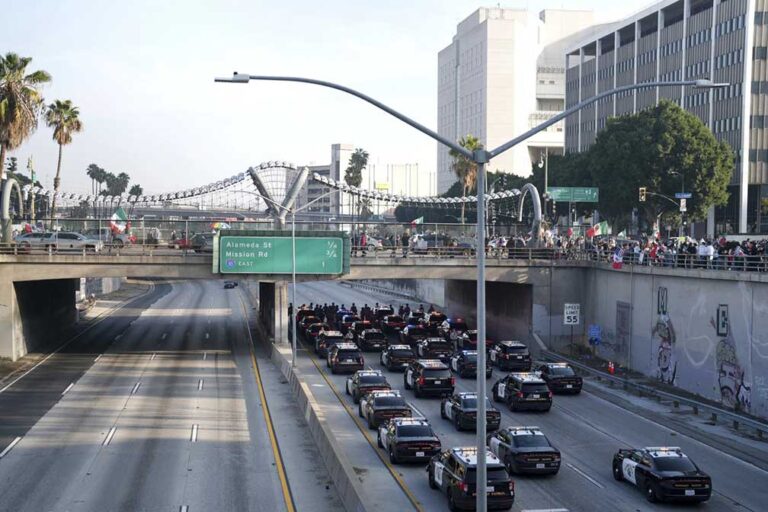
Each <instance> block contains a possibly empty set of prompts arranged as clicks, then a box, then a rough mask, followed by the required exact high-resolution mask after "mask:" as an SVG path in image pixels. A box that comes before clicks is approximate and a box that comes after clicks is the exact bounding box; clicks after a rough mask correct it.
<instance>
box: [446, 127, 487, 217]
mask: <svg viewBox="0 0 768 512" xmlns="http://www.w3.org/2000/svg"><path fill="white" fill-rule="evenodd" d="M459 146H461V147H463V148H464V149H468V150H470V151H475V150H478V149H483V144H482V143H481V142H480V139H478V138H477V137H475V136H474V135H471V134H470V135H467V136H466V137H462V138H461V139H460V140H459ZM450 155H451V157H452V158H453V165H452V167H453V172H454V173H455V174H456V177H457V178H458V179H459V182H461V186H462V190H463V192H462V197H466V196H467V192H469V191H470V190H472V188H473V187H474V186H475V182H476V181H477V164H476V163H475V162H473V161H472V160H470V159H469V158H467V157H466V156H464V155H462V154H461V153H459V152H458V151H456V150H455V149H452V150H451V152H450ZM464 208H465V203H461V223H462V224H463V223H464Z"/></svg>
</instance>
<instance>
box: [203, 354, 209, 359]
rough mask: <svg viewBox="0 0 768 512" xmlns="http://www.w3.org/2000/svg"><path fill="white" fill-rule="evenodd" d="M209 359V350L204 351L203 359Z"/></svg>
mask: <svg viewBox="0 0 768 512" xmlns="http://www.w3.org/2000/svg"><path fill="white" fill-rule="evenodd" d="M206 359H208V352H203V361H205V360H206Z"/></svg>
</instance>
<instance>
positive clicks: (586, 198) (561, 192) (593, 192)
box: [547, 187, 600, 203]
mask: <svg viewBox="0 0 768 512" xmlns="http://www.w3.org/2000/svg"><path fill="white" fill-rule="evenodd" d="M547 193H548V194H549V197H551V198H552V200H553V201H556V202H562V203H597V202H598V201H599V199H600V193H599V189H598V188H597V187H547Z"/></svg>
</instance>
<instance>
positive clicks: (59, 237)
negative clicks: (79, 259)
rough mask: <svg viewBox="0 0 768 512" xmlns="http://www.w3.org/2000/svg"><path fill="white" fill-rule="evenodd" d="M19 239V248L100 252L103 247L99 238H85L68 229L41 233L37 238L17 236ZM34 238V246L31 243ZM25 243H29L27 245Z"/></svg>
mask: <svg viewBox="0 0 768 512" xmlns="http://www.w3.org/2000/svg"><path fill="white" fill-rule="evenodd" d="M34 234H35V233H25V235H34ZM17 239H19V240H20V241H19V242H18V243H19V246H20V248H21V247H22V246H24V247H25V248H29V249H32V248H33V247H35V248H36V247H42V248H43V249H45V250H48V249H51V250H53V251H82V250H83V249H85V250H86V251H88V252H101V250H102V249H104V242H102V241H101V240H96V239H91V238H87V237H86V236H85V235H82V234H80V233H72V232H68V231H58V232H54V233H43V236H42V237H41V238H40V239H39V242H38V239H37V238H33V237H29V238H26V239H24V238H22V236H19V237H17ZM33 240H34V243H35V246H33V245H32V242H33ZM26 243H29V244H30V245H29V246H27V245H26Z"/></svg>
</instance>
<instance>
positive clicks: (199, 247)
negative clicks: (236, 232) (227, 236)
mask: <svg viewBox="0 0 768 512" xmlns="http://www.w3.org/2000/svg"><path fill="white" fill-rule="evenodd" d="M189 246H190V248H191V249H192V250H193V251H194V252H201V253H208V252H213V233H198V234H196V235H195V236H193V237H192V238H191V239H190V240H189Z"/></svg>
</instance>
